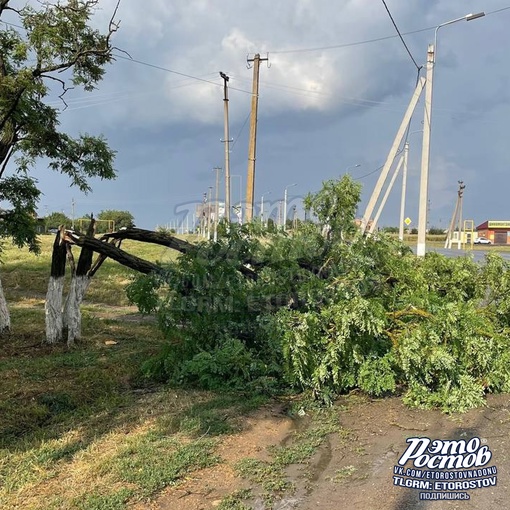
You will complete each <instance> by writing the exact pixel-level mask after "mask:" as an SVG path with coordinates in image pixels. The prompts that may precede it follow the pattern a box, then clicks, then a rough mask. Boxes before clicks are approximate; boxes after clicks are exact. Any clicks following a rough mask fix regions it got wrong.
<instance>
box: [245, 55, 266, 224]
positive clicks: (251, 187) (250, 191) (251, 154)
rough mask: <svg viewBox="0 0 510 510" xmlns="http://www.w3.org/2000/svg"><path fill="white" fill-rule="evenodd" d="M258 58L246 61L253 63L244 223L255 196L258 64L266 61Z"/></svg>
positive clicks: (249, 215) (249, 216)
mask: <svg viewBox="0 0 510 510" xmlns="http://www.w3.org/2000/svg"><path fill="white" fill-rule="evenodd" d="M267 60H268V59H267V58H260V55H259V54H258V53H257V54H256V55H255V57H254V58H251V59H248V62H253V86H252V93H251V117H250V145H249V147H248V177H247V182H246V222H248V223H249V222H251V221H252V220H253V202H254V196H255V159H256V151H257V115H258V104H259V69H260V62H263V61H267Z"/></svg>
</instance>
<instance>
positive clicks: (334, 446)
mask: <svg viewBox="0 0 510 510" xmlns="http://www.w3.org/2000/svg"><path fill="white" fill-rule="evenodd" d="M344 404H347V405H346V406H345V409H344V408H343V407H340V409H343V410H341V411H340V412H339V421H340V425H341V426H342V433H339V434H333V435H331V436H330V437H329V438H328V441H327V442H326V443H325V444H324V445H323V446H321V447H320V448H319V450H318V451H317V453H316V454H315V455H314V456H313V457H312V458H311V459H310V461H309V463H307V464H306V465H297V466H290V467H289V468H288V469H287V474H288V476H289V478H290V479H291V481H292V482H293V483H294V485H295V487H296V490H295V491H294V492H293V493H292V494H290V493H284V496H283V497H282V498H281V499H276V500H275V501H273V503H271V504H269V503H267V502H264V500H263V499H261V498H260V497H257V498H252V500H251V501H247V502H245V505H246V506H247V508H252V509H253V510H268V509H270V508H272V509H273V510H284V509H285V510H290V509H296V510H312V509H313V510H315V509H320V510H371V509H374V510H414V509H416V510H422V509H427V510H439V509H441V510H442V509H447V510H454V509H459V510H460V509H462V510H474V509H476V510H492V509H496V508H498V509H499V508H501V509H506V508H510V489H509V487H510V459H509V453H510V452H509V450H508V449H507V447H508V446H509V444H510V396H509V395H497V396H489V397H488V399H487V407H485V408H481V409H475V410H472V411H470V412H469V413H466V414H464V415H455V416H447V415H444V414H441V413H440V412H439V411H423V410H416V409H409V408H407V407H405V406H404V405H403V404H402V402H401V400H400V399H397V398H391V399H385V400H377V401H369V400H367V399H365V398H361V397H360V398H358V399H356V398H354V399H353V397H350V398H349V399H348V402H347V399H346V400H345V401H342V400H341V401H339V403H338V405H339V406H343V405H344ZM295 430H296V421H293V420H291V419H290V418H289V417H287V416H286V415H285V413H284V412H283V410H282V409H280V408H270V409H265V410H263V411H260V412H259V413H257V414H255V415H254V416H252V417H251V418H250V419H249V420H248V422H247V424H246V427H245V430H244V431H243V432H242V433H240V434H237V435H234V436H230V437H228V438H226V440H225V441H224V442H223V443H222V446H221V447H220V450H219V452H218V453H219V455H221V456H222V457H223V460H224V462H223V463H222V464H220V465H218V466H216V467H214V468H210V469H207V470H203V471H201V472H199V473H196V474H195V476H193V478H191V479H189V480H188V481H186V482H185V483H184V484H181V485H180V486H179V487H176V488H172V489H168V490H167V491H166V492H165V493H163V494H162V495H161V496H160V497H159V498H158V499H157V500H156V501H154V502H153V503H152V504H150V505H142V506H137V507H136V509H137V510H141V509H142V508H151V509H158V510H208V509H213V508H217V507H218V506H219V504H220V501H221V499H222V498H223V497H225V496H226V495H228V494H231V493H233V492H234V491H236V490H239V489H243V488H248V487H250V484H249V483H248V482H247V481H246V480H243V479H242V478H240V477H239V476H237V475H236V472H235V470H234V468H233V465H234V463H235V462H236V461H238V460H240V459H242V458H246V457H254V458H258V459H267V458H268V453H267V447H268V446H269V445H271V444H285V443H286V441H288V440H291V439H292V436H293V434H294V433H295ZM410 437H428V438H431V439H440V440H462V439H463V440H465V441H466V442H468V441H469V440H470V439H471V438H473V437H479V438H480V439H481V446H483V445H486V446H488V448H489V450H490V451H491V452H492V459H491V460H490V462H489V463H488V464H486V466H485V467H488V466H496V468H497V475H493V476H490V475H488V476H485V478H487V479H488V478H491V479H492V481H491V482H487V483H493V481H494V476H496V478H497V485H496V486H493V485H490V486H488V487H483V488H476V489H466V490H464V489H460V487H458V490H457V491H453V492H461V493H463V494H468V495H469V497H470V499H469V500H454V501H431V500H420V493H424V492H427V493H428V494H431V493H432V492H438V491H424V490H419V489H409V488H406V487H403V486H396V485H394V467H395V465H397V463H398V460H399V458H400V457H401V455H402V454H403V453H404V451H405V450H406V448H407V446H408V445H407V443H406V439H408V438H410ZM472 444H474V443H472ZM410 467H413V466H412V461H409V462H408V463H407V464H406V465H405V469H407V468H410ZM446 471H448V470H443V472H446ZM457 471H458V470H457ZM433 476H442V475H435V474H434V475H433ZM400 479H403V480H406V479H409V478H408V477H406V476H401V477H400ZM416 479H417V480H421V481H422V482H427V483H430V487H432V488H433V487H434V484H435V483H436V482H437V480H434V479H429V478H426V477H425V475H423V476H422V478H416ZM474 479H475V480H477V479H480V478H474ZM470 480H472V479H470ZM438 481H439V482H441V483H444V482H445V481H444V480H438ZM456 481H457V482H458V483H464V484H465V483H466V480H464V479H462V480H461V481H460V482H459V480H456ZM402 483H403V482H402ZM450 483H451V481H450ZM422 487H423V485H422ZM439 492H441V491H439ZM442 492H443V493H445V491H442ZM232 508H234V507H232ZM237 508H241V507H237Z"/></svg>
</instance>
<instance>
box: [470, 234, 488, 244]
mask: <svg viewBox="0 0 510 510" xmlns="http://www.w3.org/2000/svg"><path fill="white" fill-rule="evenodd" d="M474 243H475V244H492V241H491V240H490V239H487V238H486V237H483V236H482V237H477V238H476V239H475V240H474Z"/></svg>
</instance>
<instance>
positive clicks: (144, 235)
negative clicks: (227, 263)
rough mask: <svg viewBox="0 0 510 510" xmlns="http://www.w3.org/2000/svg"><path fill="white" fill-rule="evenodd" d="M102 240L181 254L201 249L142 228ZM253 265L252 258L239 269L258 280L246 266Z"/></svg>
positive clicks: (110, 235)
mask: <svg viewBox="0 0 510 510" xmlns="http://www.w3.org/2000/svg"><path fill="white" fill-rule="evenodd" d="M102 239H130V240H132V241H141V242H144V243H152V244H159V245H161V246H166V247H168V248H172V249H174V250H176V251H179V252H181V253H190V252H197V250H198V249H199V248H198V247H197V246H196V245H194V244H191V243H188V242H187V241H183V240H182V239H177V238H176V237H173V236H171V235H168V234H164V233H162V232H153V231H152V230H144V229H141V228H128V229H125V230H119V231H118V232H111V233H109V234H105V235H104V236H103V237H102ZM121 263H122V262H121ZM252 263H254V261H253V260H252V259H251V258H248V259H247V260H244V261H243V263H242V264H241V265H240V266H239V268H238V269H239V271H240V272H241V273H242V274H243V275H244V276H246V277H247V278H251V279H252V280H256V279H257V273H256V272H255V271H254V270H253V269H251V268H249V267H247V266H246V265H245V264H252Z"/></svg>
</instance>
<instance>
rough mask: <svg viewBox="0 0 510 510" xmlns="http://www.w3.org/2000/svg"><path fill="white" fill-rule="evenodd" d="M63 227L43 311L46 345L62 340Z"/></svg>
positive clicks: (56, 241)
mask: <svg viewBox="0 0 510 510" xmlns="http://www.w3.org/2000/svg"><path fill="white" fill-rule="evenodd" d="M64 232H65V230H64V227H63V226H61V227H60V228H59V231H58V233H57V235H56V236H55V242H54V243H53V254H52V257H51V273H50V279H49V282H48V291H47V293H46V303H45V306H44V311H45V314H46V343H49V344H56V343H57V342H59V341H60V340H62V292H63V290H64V275H65V270H66V251H67V250H66V245H65V243H64Z"/></svg>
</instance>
